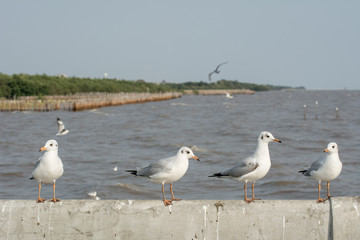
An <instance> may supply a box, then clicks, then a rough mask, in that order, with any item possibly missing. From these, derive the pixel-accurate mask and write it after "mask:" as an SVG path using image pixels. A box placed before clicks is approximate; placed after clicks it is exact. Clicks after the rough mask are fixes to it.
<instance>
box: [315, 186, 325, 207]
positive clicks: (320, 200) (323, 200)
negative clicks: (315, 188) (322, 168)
mask: <svg viewBox="0 0 360 240" xmlns="http://www.w3.org/2000/svg"><path fill="white" fill-rule="evenodd" d="M320 190H321V183H320V182H319V198H318V200H317V201H316V202H317V203H320V202H325V200H326V199H323V198H321V197H320Z"/></svg>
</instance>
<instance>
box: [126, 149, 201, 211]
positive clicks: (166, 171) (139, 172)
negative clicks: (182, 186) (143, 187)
mask: <svg viewBox="0 0 360 240" xmlns="http://www.w3.org/2000/svg"><path fill="white" fill-rule="evenodd" d="M190 158H193V159H196V160H198V161H200V160H199V158H198V157H196V156H195V155H194V153H193V152H192V150H191V149H190V148H188V147H181V148H180V149H179V151H178V152H177V154H176V155H175V156H172V157H169V158H164V159H161V160H159V161H157V162H154V163H151V164H150V165H148V166H146V167H142V168H137V169H136V170H127V171H126V172H130V173H131V174H133V175H135V176H140V177H147V178H149V179H150V181H152V182H154V183H161V185H162V187H161V189H162V193H163V202H164V205H165V206H167V205H172V201H180V200H181V199H176V198H175V197H174V192H173V187H172V185H173V183H174V182H176V181H177V180H179V179H180V178H182V177H183V176H184V175H185V173H186V171H187V170H188V167H189V159H190ZM164 184H170V192H171V200H167V199H166V198H165V191H164Z"/></svg>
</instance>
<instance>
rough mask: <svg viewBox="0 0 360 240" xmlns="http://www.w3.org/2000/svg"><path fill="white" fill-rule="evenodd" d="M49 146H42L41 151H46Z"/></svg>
mask: <svg viewBox="0 0 360 240" xmlns="http://www.w3.org/2000/svg"><path fill="white" fill-rule="evenodd" d="M46 149H47V148H46V147H42V148H40V150H39V152H42V151H45V150H46Z"/></svg>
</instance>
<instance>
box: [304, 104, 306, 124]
mask: <svg viewBox="0 0 360 240" xmlns="http://www.w3.org/2000/svg"><path fill="white" fill-rule="evenodd" d="M304 120H306V104H304Z"/></svg>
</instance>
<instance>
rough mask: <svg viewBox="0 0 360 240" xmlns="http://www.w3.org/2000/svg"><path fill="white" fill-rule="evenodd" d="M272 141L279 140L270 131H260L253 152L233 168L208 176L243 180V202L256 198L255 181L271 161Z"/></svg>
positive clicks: (268, 167)
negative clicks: (249, 186)
mask: <svg viewBox="0 0 360 240" xmlns="http://www.w3.org/2000/svg"><path fill="white" fill-rule="evenodd" d="M273 141H275V142H279V143H281V141H280V140H279V139H276V138H274V136H273V135H272V134H271V133H270V132H266V131H264V132H261V133H260V135H259V137H258V145H257V147H256V149H255V152H254V153H253V154H252V155H251V156H249V157H247V158H245V159H244V160H242V161H240V162H239V163H238V164H237V165H236V166H234V167H233V168H230V169H228V170H225V171H223V172H219V173H215V174H213V175H211V176H209V177H218V178H221V177H225V178H231V179H234V180H236V181H239V182H245V184H244V194H245V202H247V203H250V202H253V201H254V200H258V199H256V198H255V195H254V186H255V181H256V180H259V179H261V178H263V177H264V176H265V175H266V174H267V173H268V171H269V169H270V166H271V161H270V153H269V143H270V142H273ZM248 181H250V182H252V198H247V195H246V187H247V186H246V185H247V182H248Z"/></svg>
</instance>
